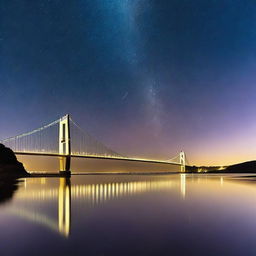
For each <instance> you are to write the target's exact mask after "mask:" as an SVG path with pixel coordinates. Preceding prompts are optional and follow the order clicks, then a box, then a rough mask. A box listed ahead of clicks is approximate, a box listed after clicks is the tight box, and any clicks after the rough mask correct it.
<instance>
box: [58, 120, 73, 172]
mask: <svg viewBox="0 0 256 256" xmlns="http://www.w3.org/2000/svg"><path fill="white" fill-rule="evenodd" d="M59 154H60V155H61V156H60V157H59V160H60V174H61V175H63V176H69V175H70V161H71V140H70V117H69V115H65V116H64V117H62V118H61V119H60V122H59Z"/></svg>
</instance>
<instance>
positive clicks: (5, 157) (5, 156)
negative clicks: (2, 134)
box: [0, 144, 29, 180]
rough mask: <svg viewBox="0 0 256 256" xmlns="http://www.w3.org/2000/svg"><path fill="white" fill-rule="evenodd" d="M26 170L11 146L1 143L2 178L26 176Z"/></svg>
mask: <svg viewBox="0 0 256 256" xmlns="http://www.w3.org/2000/svg"><path fill="white" fill-rule="evenodd" d="M26 176H29V174H28V173H27V172H26V170H25V168H24V166H23V164H22V163H20V162H19V161H18V160H17V158H16V156H15V154H14V153H13V151H12V150H11V149H10V148H7V147H5V146H4V145H3V144H0V179H1V180H3V179H15V178H20V177H26Z"/></svg>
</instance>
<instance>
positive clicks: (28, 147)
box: [0, 115, 187, 175]
mask: <svg viewBox="0 0 256 256" xmlns="http://www.w3.org/2000/svg"><path fill="white" fill-rule="evenodd" d="M0 143H2V144H4V145H5V146H7V147H9V148H11V149H12V150H13V151H14V153H15V154H16V155H30V156H55V157H59V164H60V173H61V174H64V175H67V174H70V167H71V158H95V159H113V160H125V161H136V162H148V163H160V164H172V165H178V166H180V168H181V169H180V170H181V172H184V171H185V166H186V164H187V158H186V155H185V153H184V152H183V151H181V152H180V153H179V155H177V156H175V157H173V158H171V159H168V160H156V159H143V158H136V157H128V156H123V155H121V154H119V153H117V152H115V151H114V150H112V149H110V148H109V147H107V146H105V145H104V144H103V143H101V142H100V141H98V140H97V139H96V138H94V137H93V136H91V135H90V134H89V133H88V132H86V131H85V130H83V129H82V128H81V127H80V126H79V125H78V124H77V123H76V122H74V121H73V120H72V118H71V117H70V116H69V115H65V116H63V117H61V118H60V119H58V120H56V121H54V122H52V123H50V124H47V125H44V126H42V127H40V128H37V129H35V130H33V131H30V132H26V133H23V134H20V135H17V136H13V137H10V138H7V139H4V140H1V141H0Z"/></svg>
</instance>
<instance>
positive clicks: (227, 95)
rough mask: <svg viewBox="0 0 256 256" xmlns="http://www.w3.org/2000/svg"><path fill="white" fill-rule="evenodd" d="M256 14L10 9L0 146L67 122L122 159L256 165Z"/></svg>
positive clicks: (43, 4) (98, 1) (167, 8)
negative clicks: (181, 157) (183, 158)
mask: <svg viewBox="0 0 256 256" xmlns="http://www.w3.org/2000/svg"><path fill="white" fill-rule="evenodd" d="M255 11H256V5H255V3H254V2H253V1H239V0H233V1H231V0H219V1H216V0H209V1H205V0H198V1H187V0H171V1H170V0H161V1H159V0H116V1H115V0H108V1H107V0H95V1H90V0H83V1H82V0H80V1H69V0H63V1H58V0H52V1H45V0H38V1H25V0H24V1H20V0H13V1H7V0H6V1H5V0H4V1H2V3H1V9H0V12H1V13H0V17H1V22H0V44H1V47H0V55H1V56H0V57H1V58H0V89H1V90H0V97H1V101H0V115H1V121H0V122H1V124H0V138H4V137H9V136H11V135H15V134H18V133H21V132H24V131H28V130H31V129H33V128H36V127H38V126H40V125H41V124H42V123H48V122H50V121H52V120H54V119H56V118H58V117H60V116H62V115H64V114H66V113H70V114H71V115H72V116H73V119H75V120H76V121H77V122H79V123H80V125H81V126H83V127H84V128H85V129H87V130H88V131H89V132H91V133H93V134H94V135H95V136H96V137H97V138H98V139H99V140H101V141H103V142H104V143H106V144H107V145H109V146H110V147H112V148H114V149H115V150H116V151H119V152H121V153H123V154H128V155H136V156H147V157H159V158H162V159H165V158H169V156H171V155H175V154H176V153H177V152H179V150H182V149H183V150H185V151H186V152H187V154H188V155H189V156H190V157H189V158H190V161H191V162H194V163H199V164H200V163H202V164H204V163H205V164H208V163H209V164H211V163H214V164H225V163H231V162H238V161H243V160H248V159H253V158H255V155H256V147H254V145H255V144H256V139H254V138H255V136H254V134H255V128H256V121H255V118H254V115H255V113H254V112H255V111H254V110H255V104H256V103H255V99H254V95H255V93H256V87H255V80H256V77H255V74H256V70H255V69H256V65H255V63H256V61H255V58H256V55H255V52H256V34H255V31H256V21H255Z"/></svg>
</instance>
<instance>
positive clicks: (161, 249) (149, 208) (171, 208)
mask: <svg viewBox="0 0 256 256" xmlns="http://www.w3.org/2000/svg"><path fill="white" fill-rule="evenodd" d="M254 181H256V178H255V179H254V177H248V178H244V177H239V176H232V175H225V176H224V175H223V176H218V175H185V174H181V175H177V174H170V175H141V176H132V175H74V176H72V177H71V178H70V179H65V178H27V179H22V180H20V182H19V183H18V186H17V187H15V186H13V185H10V186H9V187H7V188H5V191H3V190H2V191H0V193H1V194H0V199H1V203H0V230H1V232H0V241H1V243H0V255H1V256H4V255H8V256H9V255H140V256H141V255H256V183H255V182H254Z"/></svg>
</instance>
